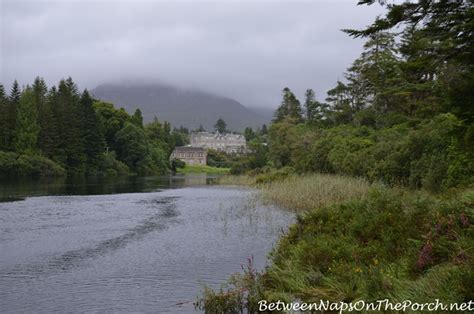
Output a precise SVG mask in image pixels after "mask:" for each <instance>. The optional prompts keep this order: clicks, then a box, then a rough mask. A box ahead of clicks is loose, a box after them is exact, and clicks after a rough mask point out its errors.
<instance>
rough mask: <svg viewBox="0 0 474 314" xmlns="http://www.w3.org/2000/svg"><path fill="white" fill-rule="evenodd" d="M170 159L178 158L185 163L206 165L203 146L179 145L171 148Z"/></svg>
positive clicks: (205, 153)
mask: <svg viewBox="0 0 474 314" xmlns="http://www.w3.org/2000/svg"><path fill="white" fill-rule="evenodd" d="M170 159H171V160H173V159H180V160H182V161H184V162H185V163H186V164H187V165H206V162H207V151H206V149H205V148H203V147H192V146H180V147H176V148H175V149H174V150H173V152H172V153H171V156H170Z"/></svg>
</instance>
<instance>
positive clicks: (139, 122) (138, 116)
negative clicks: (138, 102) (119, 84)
mask: <svg viewBox="0 0 474 314" xmlns="http://www.w3.org/2000/svg"><path fill="white" fill-rule="evenodd" d="M130 122H132V123H133V124H135V125H136V126H138V127H140V128H143V116H142V111H141V110H140V109H137V110H135V112H134V113H133V115H132V119H131V120H130Z"/></svg>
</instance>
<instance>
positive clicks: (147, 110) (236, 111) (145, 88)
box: [91, 83, 266, 131]
mask: <svg viewBox="0 0 474 314" xmlns="http://www.w3.org/2000/svg"><path fill="white" fill-rule="evenodd" d="M91 93H92V95H94V97H95V98H97V99H100V100H103V101H107V102H111V103H113V104H114V105H115V106H116V107H123V108H125V110H126V111H127V112H129V113H133V112H134V111H135V109H137V108H140V110H141V111H142V114H143V119H144V121H145V122H149V121H152V120H153V118H154V117H155V116H156V117H157V118H158V120H159V121H169V122H170V123H171V124H172V125H173V126H176V127H179V126H184V127H187V128H189V129H191V130H192V129H197V128H198V127H199V126H200V125H202V126H204V128H205V129H206V130H208V131H212V130H213V129H214V124H215V123H216V121H217V120H218V119H219V118H222V119H224V121H225V122H226V123H227V128H228V129H229V130H232V131H243V130H244V129H245V127H248V126H250V127H253V128H256V127H260V126H261V125H262V124H263V123H265V122H266V120H265V119H264V118H262V117H261V116H260V115H258V114H256V113H255V112H253V111H251V110H249V109H247V108H246V107H244V106H243V105H242V104H240V103H239V102H237V101H235V100H233V99H230V98H227V97H222V96H217V95H213V94H210V93H206V92H202V91H198V90H185V89H180V88H177V87H173V86H169V85H163V84H142V83H140V84H139V83H133V84H130V83H127V84H125V83H107V84H102V85H99V86H97V87H96V88H94V89H93V90H92V91H91Z"/></svg>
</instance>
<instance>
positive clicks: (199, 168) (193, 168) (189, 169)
mask: <svg viewBox="0 0 474 314" xmlns="http://www.w3.org/2000/svg"><path fill="white" fill-rule="evenodd" d="M227 172H229V168H217V167H210V166H207V165H186V166H185V167H184V168H179V169H178V173H182V174H187V173H208V174H226V173H227Z"/></svg>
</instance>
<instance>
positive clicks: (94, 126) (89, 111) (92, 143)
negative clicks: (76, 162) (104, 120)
mask: <svg viewBox="0 0 474 314" xmlns="http://www.w3.org/2000/svg"><path fill="white" fill-rule="evenodd" d="M80 105H81V110H82V119H83V121H82V130H83V133H82V139H83V141H84V154H85V157H86V169H87V172H88V173H93V172H94V171H96V170H98V169H99V168H100V163H101V160H102V158H103V154H104V151H105V138H104V135H103V131H102V127H101V124H100V120H99V117H98V116H97V114H96V112H95V110H94V100H93V99H92V98H91V96H90V95H89V92H88V91H87V90H84V92H83V93H82V96H81V100H80Z"/></svg>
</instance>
